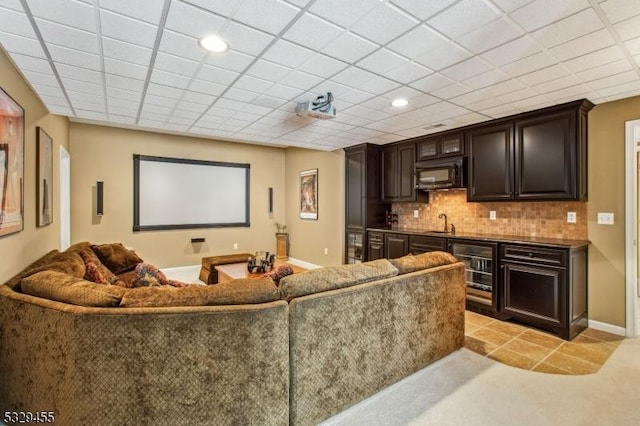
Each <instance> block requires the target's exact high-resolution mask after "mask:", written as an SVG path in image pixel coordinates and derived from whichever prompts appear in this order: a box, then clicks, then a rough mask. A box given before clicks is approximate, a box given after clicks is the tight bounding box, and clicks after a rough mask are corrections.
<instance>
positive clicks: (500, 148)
mask: <svg viewBox="0 0 640 426" xmlns="http://www.w3.org/2000/svg"><path fill="white" fill-rule="evenodd" d="M465 143H466V152H467V155H468V156H469V159H468V170H469V176H468V179H469V188H468V189H467V199H468V200H469V201H495V200H510V199H512V198H513V124H511V123H501V124H498V125H493V126H486V127H481V128H478V129H473V130H470V131H469V132H467V133H466V135H465Z"/></svg>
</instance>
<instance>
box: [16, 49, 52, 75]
mask: <svg viewBox="0 0 640 426" xmlns="http://www.w3.org/2000/svg"><path fill="white" fill-rule="evenodd" d="M11 59H13V61H14V62H15V63H16V65H18V67H19V68H20V69H21V70H22V71H36V72H41V73H49V74H51V65H50V64H49V61H47V60H46V59H42V58H34V57H33V56H27V55H21V54H20V53H12V54H11Z"/></svg>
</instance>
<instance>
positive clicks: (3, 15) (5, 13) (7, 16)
mask: <svg viewBox="0 0 640 426" xmlns="http://www.w3.org/2000/svg"><path fill="white" fill-rule="evenodd" d="M0 22H2V31H4V32H7V33H11V34H15V35H19V36H23V37H29V38H36V35H35V33H34V32H33V28H32V27H31V22H29V19H28V18H27V15H25V14H24V13H22V12H16V11H14V10H9V9H3V8H0Z"/></svg>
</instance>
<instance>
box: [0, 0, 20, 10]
mask: <svg viewBox="0 0 640 426" xmlns="http://www.w3.org/2000/svg"><path fill="white" fill-rule="evenodd" d="M0 7H4V8H6V9H11V10H15V11H17V12H24V9H23V8H22V3H20V0H0Z"/></svg>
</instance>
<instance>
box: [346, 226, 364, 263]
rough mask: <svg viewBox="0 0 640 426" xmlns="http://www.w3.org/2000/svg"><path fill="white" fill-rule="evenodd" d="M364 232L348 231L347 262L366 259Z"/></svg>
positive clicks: (357, 261)
mask: <svg viewBox="0 0 640 426" xmlns="http://www.w3.org/2000/svg"><path fill="white" fill-rule="evenodd" d="M363 241H364V233H362V232H350V231H347V244H346V245H347V247H346V249H347V253H346V259H345V263H362V262H363V261H364V247H363Z"/></svg>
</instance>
